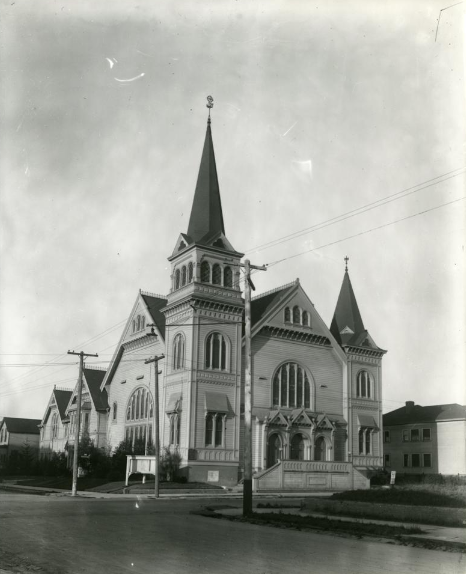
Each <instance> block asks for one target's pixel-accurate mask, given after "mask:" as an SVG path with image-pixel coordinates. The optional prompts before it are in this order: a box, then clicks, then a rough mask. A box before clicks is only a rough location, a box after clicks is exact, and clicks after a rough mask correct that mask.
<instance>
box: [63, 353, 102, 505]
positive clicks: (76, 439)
mask: <svg viewBox="0 0 466 574" xmlns="http://www.w3.org/2000/svg"><path fill="white" fill-rule="evenodd" d="M68 355H79V377H78V398H77V411H76V418H77V420H76V432H75V435H74V449H73V486H72V487H71V496H76V491H77V485H78V448H79V431H80V429H81V397H82V390H83V369H84V357H98V356H99V355H94V354H92V353H84V352H83V351H80V352H79V353H75V352H74V351H68Z"/></svg>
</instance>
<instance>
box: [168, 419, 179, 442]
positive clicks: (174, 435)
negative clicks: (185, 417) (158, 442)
mask: <svg viewBox="0 0 466 574" xmlns="http://www.w3.org/2000/svg"><path fill="white" fill-rule="evenodd" d="M180 428H181V414H180V413H172V414H171V415H170V444H173V445H175V446H179V444H180Z"/></svg>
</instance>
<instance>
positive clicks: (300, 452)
mask: <svg viewBox="0 0 466 574" xmlns="http://www.w3.org/2000/svg"><path fill="white" fill-rule="evenodd" d="M290 458H291V460H304V438H303V435H302V434H295V435H294V436H293V438H292V439H291V453H290Z"/></svg>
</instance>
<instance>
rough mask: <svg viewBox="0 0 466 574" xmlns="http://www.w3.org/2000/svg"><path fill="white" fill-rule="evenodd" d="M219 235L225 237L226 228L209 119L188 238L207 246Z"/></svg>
mask: <svg viewBox="0 0 466 574" xmlns="http://www.w3.org/2000/svg"><path fill="white" fill-rule="evenodd" d="M219 233H221V234H223V235H225V226H224V224H223V212H222V202H221V199H220V187H219V184H218V176H217V166H216V163H215V154H214V144H213V141H212V130H211V128H210V118H209V120H208V122H207V131H206V136H205V140H204V149H203V150H202V157H201V164H200V166H199V175H198V177H197V184H196V190H195V192H194V200H193V206H192V209H191V216H190V218H189V225H188V233H187V236H188V237H187V238H189V239H190V240H191V241H193V242H194V243H200V244H207V243H208V242H209V239H211V238H212V237H213V236H215V235H217V234H219ZM223 247H225V246H223Z"/></svg>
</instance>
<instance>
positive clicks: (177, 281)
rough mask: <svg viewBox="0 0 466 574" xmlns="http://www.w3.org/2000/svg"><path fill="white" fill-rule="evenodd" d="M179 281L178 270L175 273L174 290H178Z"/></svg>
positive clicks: (179, 274)
mask: <svg viewBox="0 0 466 574" xmlns="http://www.w3.org/2000/svg"><path fill="white" fill-rule="evenodd" d="M180 281H181V273H180V270H179V269H177V270H176V271H175V289H179V288H180Z"/></svg>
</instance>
